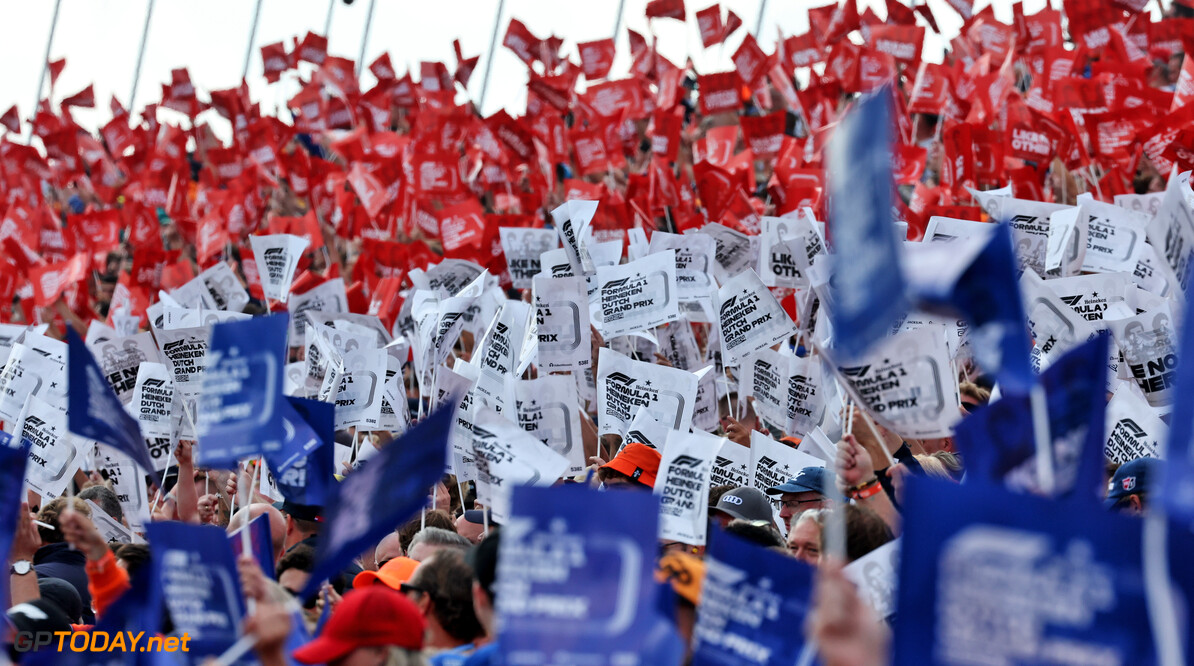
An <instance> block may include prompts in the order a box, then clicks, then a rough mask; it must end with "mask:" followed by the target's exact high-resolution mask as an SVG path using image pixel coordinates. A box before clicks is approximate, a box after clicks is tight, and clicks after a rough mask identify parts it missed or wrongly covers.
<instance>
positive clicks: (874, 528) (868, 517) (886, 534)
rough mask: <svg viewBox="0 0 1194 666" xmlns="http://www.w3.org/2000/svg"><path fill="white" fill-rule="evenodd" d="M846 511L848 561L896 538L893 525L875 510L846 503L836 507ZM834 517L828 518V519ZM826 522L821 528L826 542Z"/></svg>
mask: <svg viewBox="0 0 1194 666" xmlns="http://www.w3.org/2000/svg"><path fill="white" fill-rule="evenodd" d="M834 511H845V512H846V562H847V563H848V562H853V561H854V560H857V559H858V558H860V557H862V556H863V555H866V554H867V553H869V552H871V551H872V550H874V549H876V548H878V547H879V546H882V545H883V544H885V543H887V542H888V541H891V540H892V539H894V538H895V535H894V534H892V532H891V527H890V526H889V525H888V524H887V523H886V522H884V520H883V518H881V517H880V516H879V514H877V513H875V512H874V511H872V510H870V509H868V508H866V507H861V506H858V505H857V504H846V505H844V506H842V507H839V508H837V509H834ZM829 520H832V518H828V517H827V518H826V521H829ZM824 539H825V529H824V524H822V528H821V540H822V542H824Z"/></svg>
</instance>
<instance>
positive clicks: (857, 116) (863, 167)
mask: <svg viewBox="0 0 1194 666" xmlns="http://www.w3.org/2000/svg"><path fill="white" fill-rule="evenodd" d="M847 4H853V3H847ZM890 100H891V94H890V92H889V91H888V89H887V88H883V89H881V90H879V91H878V92H876V93H875V94H873V95H870V96H869V97H864V98H863V99H862V100H861V101H860V102H859V103H858V105H857V106H855V108H854V110H853V111H852V112H851V113H850V114H849V115H847V116H846V118H845V120H843V121H842V122H841V124H840V125H839V126H838V128H837V130H836V131H835V132H834V134H833V139H832V140H831V141H830V142H829V146H828V149H829V155H828V157H829V187H830V195H831V197H832V198H831V199H830V209H829V233H830V237H831V239H832V242H833V246H834V265H835V266H836V268H835V270H834V279H833V282H831V289H832V292H831V293H832V294H833V309H832V310H831V311H830V313H831V314H832V316H833V330H834V336H835V338H836V341H835V346H836V348H837V349H839V350H841V352H842V354H843V356H844V357H845V358H846V359H848V360H849V359H853V358H855V357H857V356H858V355H860V354H862V352H863V351H865V350H866V348H867V347H869V346H871V345H872V344H874V343H875V342H878V341H879V340H880V339H882V338H883V337H884V336H885V335H887V332H888V331H889V330H890V329H891V326H892V324H893V323H895V321H896V320H897V319H898V318H899V317H900V316H901V315H903V314H904V312H905V311H906V310H907V297H906V296H905V292H904V278H903V274H902V273H901V271H900V258H899V245H898V243H897V240H898V239H897V238H896V233H895V225H894V223H893V220H892V214H891V207H892V195H891V191H892V188H893V187H894V185H893V181H892V175H891V173H892V172H891V163H892V157H891V155H892V150H891V145H892V141H891V124H892V120H891V116H892V112H891V101H890Z"/></svg>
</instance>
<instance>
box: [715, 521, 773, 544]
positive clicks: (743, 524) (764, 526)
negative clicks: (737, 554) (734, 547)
mask: <svg viewBox="0 0 1194 666" xmlns="http://www.w3.org/2000/svg"><path fill="white" fill-rule="evenodd" d="M725 531H726V534H733V535H734V536H736V537H738V538H739V539H743V540H745V541H749V542H751V543H753V544H757V545H759V546H762V547H764V548H783V547H784V539H783V537H781V536H780V534H779V530H777V529H776V528H775V522H774V521H771V520H742V519H741V518H736V519H734V520H731V521H730V522H729V523H727V524H726V526H725Z"/></svg>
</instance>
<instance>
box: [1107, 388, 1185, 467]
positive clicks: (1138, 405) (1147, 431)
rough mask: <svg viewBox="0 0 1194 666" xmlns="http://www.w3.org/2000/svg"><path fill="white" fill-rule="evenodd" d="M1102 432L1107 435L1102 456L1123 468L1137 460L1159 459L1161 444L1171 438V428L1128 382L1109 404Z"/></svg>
mask: <svg viewBox="0 0 1194 666" xmlns="http://www.w3.org/2000/svg"><path fill="white" fill-rule="evenodd" d="M1103 432H1104V433H1105V434H1106V436H1107V443H1106V444H1105V445H1104V446H1103V454H1104V455H1105V456H1106V457H1107V460H1110V461H1111V462H1113V463H1119V464H1121V465H1122V464H1123V463H1126V462H1128V461H1129V460H1135V459H1136V458H1156V457H1157V451H1158V450H1159V448H1160V444H1161V442H1162V441H1165V439H1166V438H1167V437H1168V436H1169V426H1167V425H1165V422H1164V421H1162V420H1161V419H1160V417H1158V416H1157V413H1156V412H1155V411H1154V410H1153V408H1152V407H1149V406H1148V403H1147V402H1145V401H1144V400H1142V399H1141V398H1140V397H1139V396H1138V395H1136V393H1135V392H1134V391H1132V390H1131V387H1130V386H1129V385H1128V384H1126V383H1125V384H1121V385H1120V388H1119V389H1118V390H1116V392H1115V395H1114V396H1112V398H1111V401H1110V402H1108V403H1107V414H1106V428H1105V430H1104V431H1103Z"/></svg>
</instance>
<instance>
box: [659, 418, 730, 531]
mask: <svg viewBox="0 0 1194 666" xmlns="http://www.w3.org/2000/svg"><path fill="white" fill-rule="evenodd" d="M725 441H726V440H725V439H724V438H721V437H714V436H713V435H710V434H708V433H704V432H687V433H685V432H680V431H678V430H673V431H672V432H671V434H670V435H668V438H667V448H666V449H664V452H663V456H662V458H661V459H660V461H659V474H658V475H656V477H655V488H654V492H655V494H656V495H658V496H659V539H660V540H661V541H679V542H680V543H686V544H691V545H694V546H703V545H705V539H706V538H707V536H708V535H707V534H706V532H707V530H708V523H709V520H708V516H709V484H710V480H711V479H712V475H713V463H714V461H715V459H716V457H717V452H718V450H720V449H721V448H722V444H723V442H725Z"/></svg>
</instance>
